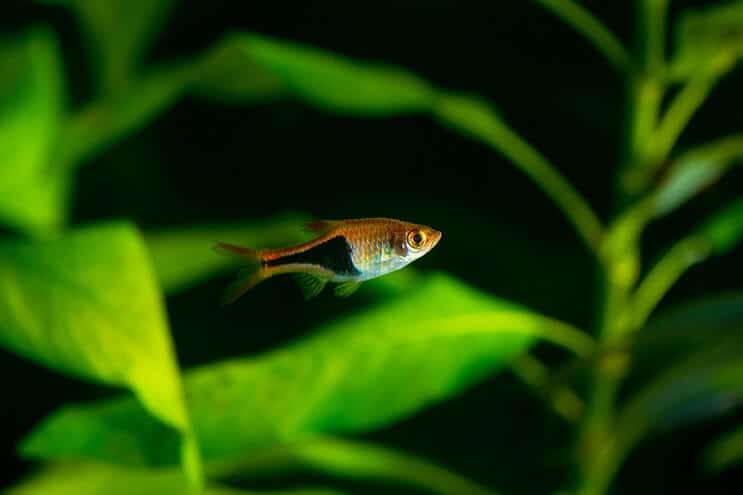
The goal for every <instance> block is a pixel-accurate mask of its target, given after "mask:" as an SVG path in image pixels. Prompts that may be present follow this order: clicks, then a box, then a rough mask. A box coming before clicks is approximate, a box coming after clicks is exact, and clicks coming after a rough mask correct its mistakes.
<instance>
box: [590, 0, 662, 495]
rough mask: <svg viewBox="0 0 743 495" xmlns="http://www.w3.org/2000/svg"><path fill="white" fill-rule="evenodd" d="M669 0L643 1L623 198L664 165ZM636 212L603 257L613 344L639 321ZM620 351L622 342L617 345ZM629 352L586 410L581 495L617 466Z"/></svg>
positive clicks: (605, 310)
mask: <svg viewBox="0 0 743 495" xmlns="http://www.w3.org/2000/svg"><path fill="white" fill-rule="evenodd" d="M667 10H668V0H638V18H639V19H638V20H639V25H640V31H639V33H638V38H639V46H640V50H641V54H640V60H641V61H642V66H641V70H640V71H638V72H637V73H636V74H633V75H632V76H631V78H630V79H629V81H628V83H629V84H628V88H629V92H628V94H629V98H628V104H629V108H630V112H629V115H630V119H629V120H628V131H627V150H626V164H625V166H624V167H623V170H622V171H621V175H620V177H619V179H620V182H619V184H620V191H621V193H622V202H623V203H625V204H626V203H627V202H630V201H632V200H634V199H635V198H636V197H638V196H639V195H640V194H641V193H642V192H643V190H644V189H645V188H646V187H647V185H648V182H649V181H648V178H649V177H651V176H652V175H647V174H646V171H647V170H653V171H654V170H657V168H658V166H659V163H658V161H657V160H658V157H657V155H655V154H654V153H653V152H652V150H653V149H654V147H653V136H654V131H655V128H656V126H657V122H658V120H659V119H658V115H659V113H660V107H661V103H662V101H663V96H664V93H665V91H666V85H665V77H664V72H665V69H664V66H665V60H664V59H665V54H664V52H665V38H666V22H667ZM635 210H636V211H637V212H638V213H631V215H630V216H629V217H628V216H624V217H620V220H621V222H620V223H619V224H618V225H617V224H615V226H617V228H616V230H615V228H614V227H610V228H609V229H608V230H609V232H614V231H616V232H617V234H616V235H614V236H607V246H606V247H605V249H604V256H603V257H602V259H601V261H602V262H601V264H600V268H601V269H602V282H603V283H602V287H603V290H602V291H601V293H600V295H601V307H602V313H601V317H600V321H599V323H598V336H599V338H600V342H601V345H602V346H603V347H605V348H607V349H611V348H613V344H614V343H615V342H616V341H617V340H618V339H621V338H622V336H623V335H625V334H626V333H627V332H629V331H632V329H633V326H632V325H633V321H632V320H631V319H627V318H626V317H624V315H625V314H626V308H627V307H628V305H629V304H630V302H631V300H632V299H631V297H630V294H631V290H632V287H633V285H634V282H635V279H636V271H637V266H638V265H639V249H638V242H639V233H640V232H641V231H642V228H643V227H644V225H645V224H646V223H647V221H648V220H649V218H650V217H649V216H648V215H646V214H645V213H646V212H648V211H649V209H648V208H647V205H646V203H645V202H644V201H641V202H640V203H638V204H635V205H634V206H633V207H631V208H630V212H634V211H635ZM618 348H619V349H621V346H618ZM628 367H629V357H628V356H627V355H626V353H624V352H623V351H618V352H613V353H612V352H610V353H607V354H606V355H605V356H604V357H603V358H602V360H601V363H600V365H599V366H598V368H597V369H596V374H595V376H594V377H593V382H592V384H591V388H590V391H589V400H588V406H587V412H586V415H585V418H584V421H583V425H582V429H581V431H580V437H579V444H578V455H579V459H578V460H579V466H580V479H579V483H578V490H577V491H578V493H579V494H580V495H603V494H605V493H606V492H607V490H608V488H609V485H610V483H611V479H612V475H613V472H611V471H610V468H611V466H612V460H613V459H614V458H615V455H616V439H615V438H614V424H615V416H616V412H615V408H616V398H617V394H618V390H619V387H620V385H621V383H622V381H623V379H624V376H625V375H626V373H627V369H628Z"/></svg>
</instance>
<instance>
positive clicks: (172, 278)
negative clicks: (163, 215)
mask: <svg viewBox="0 0 743 495" xmlns="http://www.w3.org/2000/svg"><path fill="white" fill-rule="evenodd" d="M306 219H307V217H304V216H300V215H296V214H285V215H281V216H276V217H273V218H270V219H265V220H261V221H254V222H250V223H233V224H229V225H209V226H202V227H190V228H184V229H178V230H176V229H174V230H171V231H166V232H151V233H149V234H147V235H146V236H145V239H146V241H147V246H148V248H149V250H150V254H151V256H152V261H153V263H154V266H155V273H156V274H157V278H158V279H159V280H160V284H161V285H162V287H163V289H164V290H165V291H166V292H176V291H179V290H181V289H184V288H187V287H189V286H190V285H192V284H194V283H196V282H199V281H200V280H202V279H205V278H207V277H209V276H211V275H215V274H218V273H220V272H223V271H225V269H227V268H229V267H230V266H232V265H234V264H235V261H236V260H234V259H232V258H229V257H226V256H218V255H217V254H216V253H215V252H214V251H213V250H212V249H211V248H212V246H213V245H214V243H215V242H217V241H222V242H230V243H233V244H237V245H241V246H247V247H253V248H264V247H278V246H281V245H290V244H295V243H298V242H301V241H302V240H305V239H306V238H307V233H306V232H304V231H303V230H302V223H303V222H304V221H305V220H306Z"/></svg>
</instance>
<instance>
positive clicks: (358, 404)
mask: <svg viewBox="0 0 743 495" xmlns="http://www.w3.org/2000/svg"><path fill="white" fill-rule="evenodd" d="M565 328H566V327H565V325H564V324H560V323H558V322H555V321H553V320H550V319H548V318H545V317H542V316H539V315H537V314H534V313H532V312H529V311H527V310H525V309H523V308H520V307H518V306H516V305H514V304H512V303H508V302H505V301H502V300H498V299H495V298H492V297H488V296H486V295H485V294H483V293H481V292H478V291H476V290H474V289H472V288H469V287H467V286H466V285H464V284H462V283H461V282H458V281H456V280H454V279H452V278H450V277H447V276H443V275H438V276H433V277H425V278H421V279H420V280H419V282H418V283H417V285H416V287H415V289H414V290H412V291H409V292H407V293H406V294H403V295H400V297H398V298H396V299H395V300H391V301H388V302H386V303H383V304H381V305H379V306H378V307H376V308H374V309H372V310H369V311H366V312H363V313H361V314H358V315H355V316H352V317H349V318H346V319H343V320H339V321H337V322H334V323H331V324H328V325H326V326H325V327H323V328H321V329H320V330H319V331H318V332H317V333H315V334H314V335H313V336H312V337H310V338H308V339H306V340H304V341H302V342H299V343H296V344H294V345H292V346H289V347H287V348H283V349H279V350H277V351H275V352H272V353H269V354H266V355H263V356H259V357H256V358H248V359H239V360H230V361H225V362H223V363H219V364H214V365H210V366H205V367H202V368H199V369H196V370H193V371H190V372H189V373H188V374H187V378H186V382H185V387H186V393H187V397H188V403H189V406H190V410H191V412H192V417H193V419H194V423H195V427H196V431H197V434H198V437H199V440H200V443H201V446H202V452H203V453H204V454H205V456H206V457H208V458H210V459H219V458H224V457H230V456H233V455H239V454H245V453H246V452H249V451H250V450H251V449H254V448H259V447H264V446H267V445H273V444H276V443H283V442H285V441H290V440H292V439H297V438H302V437H305V436H307V435H312V434H319V433H330V432H363V431H370V430H374V429H376V428H379V427H382V426H384V425H388V424H391V423H393V422H395V421H398V420H400V419H402V418H405V417H407V416H410V415H411V414H414V413H415V412H416V411H418V410H420V409H421V408H423V407H425V406H426V405H428V404H431V403H433V402H438V401H441V400H445V399H447V398H449V397H451V396H453V395H455V394H457V393H458V392H460V391H461V390H463V389H464V388H466V387H468V386H470V385H471V384H473V383H475V382H477V381H480V380H482V379H483V378H485V377H486V376H488V375H490V374H492V373H494V372H496V371H498V370H500V369H501V368H503V366H505V365H506V364H507V363H508V362H509V361H510V360H511V359H513V358H514V357H516V356H518V355H519V354H521V353H522V352H524V351H525V350H526V349H527V348H528V347H529V346H530V345H531V343H532V342H533V341H534V338H535V337H536V336H538V335H542V334H548V333H550V332H558V333H559V332H562V331H564V330H565ZM558 340H559V339H558ZM65 439H67V440H65ZM168 443H170V444H172V443H173V440H172V437H171V436H170V435H169V434H168V432H167V431H165V430H163V429H161V428H159V427H158V425H156V424H154V422H149V423H148V420H147V418H146V416H145V415H144V414H143V412H142V411H141V410H140V408H139V406H138V405H137V404H136V403H135V402H134V401H132V400H131V399H119V400H115V401H109V402H102V403H98V404H92V405H87V406H77V407H67V408H64V409H62V410H61V411H59V412H57V413H56V414H53V415H52V416H50V417H49V418H48V419H47V420H46V421H45V422H44V423H43V424H42V425H41V426H40V427H39V428H37V429H36V431H35V432H34V433H33V434H32V435H31V436H30V437H29V438H28V439H27V440H26V441H25V442H24V444H23V447H22V451H23V452H24V453H25V454H26V455H31V456H34V457H44V458H49V457H52V458H69V457H94V458H99V459H107V460H111V461H115V462H126V461H128V460H129V461H131V460H135V461H137V460H138V461H144V462H147V463H150V464H151V463H169V462H173V458H172V455H169V453H172V449H171V450H170V452H169V451H168V449H165V450H163V446H165V445H168Z"/></svg>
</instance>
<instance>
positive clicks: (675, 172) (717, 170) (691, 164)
mask: <svg viewBox="0 0 743 495" xmlns="http://www.w3.org/2000/svg"><path fill="white" fill-rule="evenodd" d="M741 162H743V136H737V135H736V136H731V137H727V138H724V139H720V140H718V141H716V142H713V143H710V144H708V145H705V146H702V147H699V148H696V149H693V150H691V151H689V152H687V153H685V154H683V155H681V156H679V157H678V158H677V159H675V160H674V162H673V166H672V168H671V170H670V172H669V174H668V177H667V178H666V179H664V180H663V182H662V183H661V185H660V186H659V188H658V190H657V192H656V195H655V207H656V214H657V215H665V214H667V213H669V212H671V211H672V210H674V209H676V208H677V207H678V206H680V205H682V204H683V203H684V202H686V201H687V200H689V199H690V198H691V197H693V196H694V195H696V194H697V193H699V192H700V191H701V190H702V189H703V188H704V187H706V186H708V185H709V184H711V183H713V182H715V181H717V180H718V179H719V178H720V177H721V176H722V175H723V174H724V173H725V172H726V171H727V170H728V168H730V166H731V165H734V164H738V163H741Z"/></svg>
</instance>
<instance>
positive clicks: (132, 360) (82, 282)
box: [0, 224, 198, 469]
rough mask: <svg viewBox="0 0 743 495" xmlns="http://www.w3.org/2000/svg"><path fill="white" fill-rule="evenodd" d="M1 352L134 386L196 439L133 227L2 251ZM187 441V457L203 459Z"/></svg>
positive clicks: (94, 230) (0, 247) (147, 403)
mask: <svg viewBox="0 0 743 495" xmlns="http://www.w3.org/2000/svg"><path fill="white" fill-rule="evenodd" d="M0 346H2V347H5V348H6V349H9V350H11V351H13V352H15V353H17V354H20V355H21V356H24V357H26V358H29V359H32V360H34V361H36V362H38V363H40V364H43V365H45V366H48V367H50V368H53V369H56V370H59V371H63V372H66V373H70V374H73V375H76V376H79V377H83V378H86V379H90V380H95V381H98V382H102V383H107V384H111V385H120V386H125V387H128V388H130V389H131V390H132V391H133V392H134V393H135V394H136V395H137V396H138V397H139V399H140V400H141V401H142V404H143V405H144V407H145V408H146V410H147V411H149V412H150V413H152V414H153V415H155V416H156V417H158V418H159V419H160V420H162V421H163V422H164V423H166V424H167V425H169V426H170V427H171V428H174V429H176V430H177V431H179V432H180V433H181V434H184V435H186V437H188V436H189V434H190V425H189V421H188V417H187V414H186V409H185V404H184V400H183V395H182V390H181V384H180V377H179V374H178V368H177V364H176V361H175V356H174V353H173V349H172V343H171V341H170V336H169V334H168V326H167V322H166V319H165V313H164V309H163V305H162V301H161V297H160V294H159V292H158V289H157V285H156V283H155V279H154V276H153V273H152V270H151V268H150V263H149V258H148V257H147V252H146V250H145V247H144V244H143V242H142V241H141V239H140V237H139V235H138V234H137V232H136V231H135V230H134V229H133V228H131V227H130V226H128V225H125V224H121V225H107V226H98V227H91V228H87V229H83V230H79V231H77V232H75V233H73V234H69V235H67V236H65V237H63V238H61V239H60V240H57V241H51V242H41V243H29V242H5V243H2V244H0ZM186 440H187V442H186V443H185V444H184V449H185V450H184V456H185V457H186V460H188V461H190V462H198V459H194V458H193V455H194V452H193V448H194V446H193V445H192V444H191V443H190V442H191V441H190V440H189V439H188V438H186ZM189 456H190V457H189ZM194 469H197V467H195V468H194Z"/></svg>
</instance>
